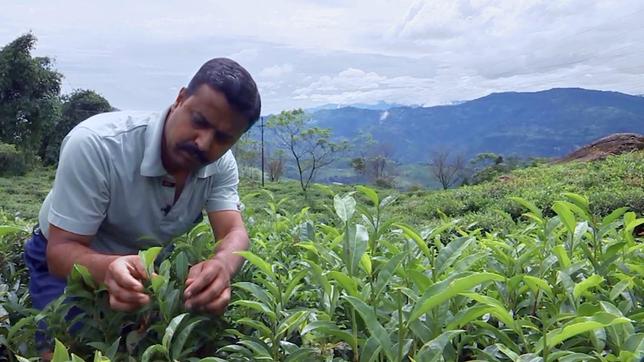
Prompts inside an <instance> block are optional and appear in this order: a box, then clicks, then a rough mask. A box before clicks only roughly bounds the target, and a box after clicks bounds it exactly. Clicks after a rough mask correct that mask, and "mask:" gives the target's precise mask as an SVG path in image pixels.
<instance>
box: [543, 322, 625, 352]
mask: <svg viewBox="0 0 644 362" xmlns="http://www.w3.org/2000/svg"><path fill="white" fill-rule="evenodd" d="M629 322H630V319H628V318H625V317H619V316H616V315H614V314H610V313H606V312H599V313H595V314H594V315H593V316H591V317H579V318H575V319H574V320H572V321H571V322H569V323H567V324H566V325H564V326H563V327H562V328H558V329H556V330H554V331H551V332H548V334H547V335H546V336H547V339H546V340H547V345H548V348H549V349H550V348H553V347H555V346H556V345H558V344H559V343H561V342H563V341H565V340H567V339H568V338H571V337H574V336H576V335H578V334H581V333H585V332H590V331H594V330H596V329H599V328H606V327H608V326H613V325H618V324H622V323H629ZM536 348H537V350H536V351H535V352H536V353H539V352H541V350H542V349H543V337H542V338H541V339H540V340H539V342H537V344H536Z"/></svg>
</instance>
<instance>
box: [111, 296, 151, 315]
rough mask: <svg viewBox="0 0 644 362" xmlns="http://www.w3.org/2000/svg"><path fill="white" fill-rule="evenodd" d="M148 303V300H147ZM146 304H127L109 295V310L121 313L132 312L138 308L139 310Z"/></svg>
mask: <svg viewBox="0 0 644 362" xmlns="http://www.w3.org/2000/svg"><path fill="white" fill-rule="evenodd" d="M148 301H149V299H148ZM145 304H147V302H146V303H129V302H125V301H122V300H120V299H119V298H117V297H116V296H115V295H113V294H110V308H112V309H114V310H119V311H123V312H133V311H135V310H137V309H139V308H141V307H142V306H143V305H145Z"/></svg>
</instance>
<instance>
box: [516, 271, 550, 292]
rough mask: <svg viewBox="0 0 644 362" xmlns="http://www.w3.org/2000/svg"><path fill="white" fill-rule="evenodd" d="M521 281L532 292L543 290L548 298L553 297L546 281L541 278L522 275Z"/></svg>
mask: <svg viewBox="0 0 644 362" xmlns="http://www.w3.org/2000/svg"><path fill="white" fill-rule="evenodd" d="M523 281H524V282H525V283H526V284H527V285H528V286H529V287H530V289H532V291H533V292H536V291H537V290H543V291H544V292H545V293H546V294H548V295H549V296H550V297H552V296H553V294H552V288H551V287H550V285H549V284H548V282H547V281H545V280H543V279H541V278H537V277H534V276H532V275H524V276H523Z"/></svg>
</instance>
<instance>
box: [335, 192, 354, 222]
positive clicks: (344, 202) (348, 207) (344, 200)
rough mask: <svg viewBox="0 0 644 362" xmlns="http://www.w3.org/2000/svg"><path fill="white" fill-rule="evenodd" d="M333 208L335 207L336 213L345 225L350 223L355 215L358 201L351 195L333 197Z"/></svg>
mask: <svg viewBox="0 0 644 362" xmlns="http://www.w3.org/2000/svg"><path fill="white" fill-rule="evenodd" d="M333 206H334V207H335V213H336V214H337V215H338V217H339V218H340V220H342V222H344V223H348V222H349V220H351V217H352V216H353V213H354V212H355V211H356V200H355V199H354V198H353V197H352V196H351V195H346V196H344V197H341V196H339V195H335V196H334V197H333Z"/></svg>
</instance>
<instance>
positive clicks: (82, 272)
mask: <svg viewBox="0 0 644 362" xmlns="http://www.w3.org/2000/svg"><path fill="white" fill-rule="evenodd" d="M69 278H70V280H73V281H77V282H80V281H81V280H82V282H83V284H85V285H86V286H88V287H90V288H92V289H96V288H97V287H98V285H97V284H96V281H95V280H94V277H92V274H91V273H90V272H89V270H88V269H87V268H86V267H85V266H83V265H80V264H74V266H73V268H72V271H71V273H70V276H69Z"/></svg>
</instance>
